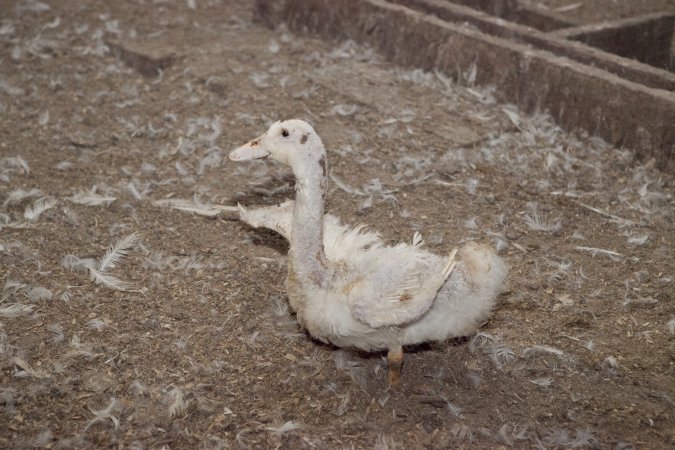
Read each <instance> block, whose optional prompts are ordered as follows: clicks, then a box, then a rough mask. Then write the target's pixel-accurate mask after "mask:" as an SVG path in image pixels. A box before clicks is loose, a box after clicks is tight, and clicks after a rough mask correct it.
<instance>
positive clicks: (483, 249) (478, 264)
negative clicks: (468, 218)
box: [459, 242, 508, 310]
mask: <svg viewBox="0 0 675 450" xmlns="http://www.w3.org/2000/svg"><path fill="white" fill-rule="evenodd" d="M459 254H460V258H461V260H462V265H463V271H464V273H465V276H466V279H467V281H469V282H470V284H471V287H472V290H473V291H474V292H475V300H476V301H477V302H479V303H481V304H482V305H481V306H482V307H483V308H484V309H486V310H489V309H491V308H492V306H493V305H494V303H495V299H496V297H497V295H498V294H499V293H500V292H502V291H503V290H504V282H505V280H506V275H507V273H508V268H507V266H506V263H505V262H504V260H503V259H502V258H501V257H499V256H498V255H497V252H496V251H495V249H493V248H492V247H491V246H489V245H485V244H479V243H477V242H469V243H468V244H467V245H465V246H464V247H463V248H462V249H461V250H460V251H459Z"/></svg>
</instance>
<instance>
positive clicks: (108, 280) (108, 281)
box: [89, 267, 134, 292]
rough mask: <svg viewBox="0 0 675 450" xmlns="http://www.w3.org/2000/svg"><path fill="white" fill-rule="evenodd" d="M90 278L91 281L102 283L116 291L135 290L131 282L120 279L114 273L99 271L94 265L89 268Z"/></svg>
mask: <svg viewBox="0 0 675 450" xmlns="http://www.w3.org/2000/svg"><path fill="white" fill-rule="evenodd" d="M89 278H90V279H91V281H93V282H94V283H96V284H101V285H103V286H106V287H108V288H110V289H113V290H115V291H124V292H128V291H131V290H133V287H134V286H133V284H131V283H129V282H128V281H123V280H120V279H119V278H116V277H114V276H112V275H108V274H105V273H102V272H99V271H98V270H96V269H94V268H93V267H90V268H89Z"/></svg>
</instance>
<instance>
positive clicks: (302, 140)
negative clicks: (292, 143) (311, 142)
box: [300, 133, 309, 144]
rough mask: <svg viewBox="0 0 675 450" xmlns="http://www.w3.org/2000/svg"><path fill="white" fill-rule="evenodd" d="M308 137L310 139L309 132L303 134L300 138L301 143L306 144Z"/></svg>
mask: <svg viewBox="0 0 675 450" xmlns="http://www.w3.org/2000/svg"><path fill="white" fill-rule="evenodd" d="M307 139H309V133H305V134H303V135H302V137H301V138H300V143H301V144H306V143H307Z"/></svg>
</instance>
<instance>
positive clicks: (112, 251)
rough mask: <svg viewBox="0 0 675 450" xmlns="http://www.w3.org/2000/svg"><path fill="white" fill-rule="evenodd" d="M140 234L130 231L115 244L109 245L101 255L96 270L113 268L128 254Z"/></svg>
mask: <svg viewBox="0 0 675 450" xmlns="http://www.w3.org/2000/svg"><path fill="white" fill-rule="evenodd" d="M139 239H140V236H139V235H138V233H136V232H134V233H131V234H129V235H127V236H125V237H123V238H122V239H120V240H119V241H117V242H116V243H115V244H113V245H112V246H110V248H109V249H108V251H107V252H106V253H105V255H103V258H101V260H100V261H99V263H98V270H99V271H101V272H106V271H108V270H110V269H114V268H115V267H116V266H117V265H118V264H119V263H120V262H121V261H122V259H124V258H125V257H126V256H127V255H128V254H129V250H131V249H132V248H133V247H134V246H135V245H136V244H137V243H138V241H139Z"/></svg>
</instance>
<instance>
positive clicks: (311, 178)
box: [230, 120, 507, 385]
mask: <svg viewBox="0 0 675 450" xmlns="http://www.w3.org/2000/svg"><path fill="white" fill-rule="evenodd" d="M265 157H270V158H272V159H275V160H277V161H279V162H282V163H284V164H287V165H289V166H290V167H291V169H292V170H293V173H294V175H295V177H296V187H295V188H296V200H295V202H293V201H287V202H285V203H284V204H282V205H280V206H274V207H270V208H261V209H258V210H251V211H247V210H245V209H243V208H242V209H241V212H240V217H241V219H242V220H243V221H245V222H247V223H249V224H250V225H252V226H253V227H265V228H269V229H272V230H275V231H277V232H279V233H280V234H282V235H283V236H284V237H285V238H286V239H288V240H289V241H290V251H289V260H288V277H287V279H286V289H287V292H288V298H289V303H290V305H291V307H292V308H293V309H294V310H295V312H296V313H297V317H298V321H299V322H300V324H301V325H302V326H304V327H305V328H306V329H307V330H308V331H309V333H310V334H311V335H312V336H313V337H315V338H317V339H319V340H321V341H323V342H330V343H332V344H334V345H336V346H339V347H356V348H358V349H361V350H365V351H375V350H385V349H387V350H388V354H387V360H388V362H389V383H390V385H396V384H398V383H399V380H400V373H401V367H402V365H403V346H404V345H409V344H417V343H422V342H427V341H441V340H445V339H447V338H450V337H454V336H463V335H466V334H469V333H471V332H473V331H474V330H475V329H476V328H477V327H478V325H480V323H481V321H483V320H484V319H485V318H486V317H487V315H488V314H489V312H490V310H491V308H492V307H493V305H494V302H495V298H496V296H497V294H498V293H499V292H500V290H501V289H502V286H503V283H504V279H505V277H506V272H507V269H506V266H505V264H504V262H503V261H502V259H501V258H500V257H499V256H497V254H496V252H495V251H494V250H493V249H492V248H491V247H488V246H485V245H480V244H477V243H474V242H470V243H468V244H467V245H465V246H464V247H463V248H462V249H461V250H460V251H459V255H460V258H461V261H460V262H459V263H457V265H456V267H455V261H454V257H455V252H456V250H455V251H453V253H452V255H451V256H450V257H449V258H447V259H444V258H441V257H438V256H436V255H434V254H432V253H429V252H427V251H425V250H423V249H422V248H421V245H422V240H421V238H420V236H419V234H417V233H416V234H415V236H414V238H413V243H412V245H409V244H398V245H395V246H386V245H385V244H384V243H383V242H382V240H381V239H380V237H379V235H378V234H377V233H373V232H364V231H363V230H362V228H361V227H356V228H350V227H347V226H345V225H342V224H340V221H339V219H338V218H337V217H335V216H332V215H330V214H326V215H325V216H324V196H325V194H326V184H327V176H326V175H327V164H326V151H325V149H324V146H323V144H322V142H321V139H320V138H319V136H318V135H317V134H316V132H315V131H314V129H313V128H312V127H311V125H309V124H308V123H306V122H303V121H301V120H287V121H283V122H276V123H275V124H273V125H272V126H271V127H270V129H269V130H268V131H267V132H266V133H265V134H263V135H262V136H260V137H258V138H256V139H254V140H252V141H250V142H249V143H247V144H246V145H243V146H241V147H239V148H237V149H236V150H233V151H232V152H231V153H230V159H232V160H234V161H246V160H251V159H258V158H265Z"/></svg>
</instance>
